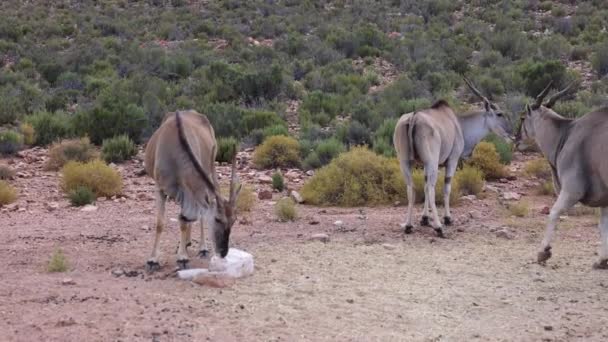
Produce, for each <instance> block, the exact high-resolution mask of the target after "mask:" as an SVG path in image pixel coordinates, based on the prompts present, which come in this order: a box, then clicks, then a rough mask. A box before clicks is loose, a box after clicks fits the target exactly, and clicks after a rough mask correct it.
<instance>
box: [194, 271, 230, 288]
mask: <svg viewBox="0 0 608 342" xmlns="http://www.w3.org/2000/svg"><path fill="white" fill-rule="evenodd" d="M192 282H193V283H195V284H198V285H203V286H210V287H215V288H223V287H228V286H230V285H232V284H234V283H235V280H234V278H230V277H228V276H226V275H222V274H217V273H201V274H197V275H196V276H195V277H194V278H193V279H192Z"/></svg>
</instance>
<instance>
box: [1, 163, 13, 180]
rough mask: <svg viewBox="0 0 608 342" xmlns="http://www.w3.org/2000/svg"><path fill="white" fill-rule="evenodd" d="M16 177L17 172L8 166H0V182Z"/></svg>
mask: <svg viewBox="0 0 608 342" xmlns="http://www.w3.org/2000/svg"><path fill="white" fill-rule="evenodd" d="M14 176H15V171H14V170H13V169H11V167H10V166H8V165H6V164H0V180H7V179H12V178H13V177H14Z"/></svg>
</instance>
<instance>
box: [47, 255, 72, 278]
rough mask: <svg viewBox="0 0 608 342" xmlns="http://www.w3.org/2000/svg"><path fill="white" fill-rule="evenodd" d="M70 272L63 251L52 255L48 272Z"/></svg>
mask: <svg viewBox="0 0 608 342" xmlns="http://www.w3.org/2000/svg"><path fill="white" fill-rule="evenodd" d="M67 270H68V261H67V259H66V257H65V255H64V254H63V251H62V250H61V249H56V250H55V251H54V252H53V255H51V260H49V264H48V265H47V271H48V272H51V273H54V272H65V271H67Z"/></svg>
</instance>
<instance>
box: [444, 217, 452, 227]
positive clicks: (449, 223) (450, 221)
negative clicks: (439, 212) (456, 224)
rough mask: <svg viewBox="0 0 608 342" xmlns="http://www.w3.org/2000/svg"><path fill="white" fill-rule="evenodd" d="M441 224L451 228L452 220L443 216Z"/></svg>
mask: <svg viewBox="0 0 608 342" xmlns="http://www.w3.org/2000/svg"><path fill="white" fill-rule="evenodd" d="M443 223H444V224H445V225H446V226H451V225H452V218H451V217H449V216H445V217H444V218H443Z"/></svg>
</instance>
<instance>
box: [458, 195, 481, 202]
mask: <svg viewBox="0 0 608 342" xmlns="http://www.w3.org/2000/svg"><path fill="white" fill-rule="evenodd" d="M461 198H462V199H463V200H466V201H469V202H473V201H475V200H477V196H475V195H467V196H462V197H461Z"/></svg>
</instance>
